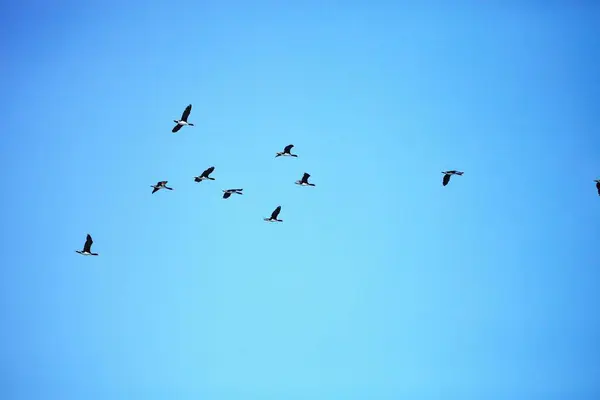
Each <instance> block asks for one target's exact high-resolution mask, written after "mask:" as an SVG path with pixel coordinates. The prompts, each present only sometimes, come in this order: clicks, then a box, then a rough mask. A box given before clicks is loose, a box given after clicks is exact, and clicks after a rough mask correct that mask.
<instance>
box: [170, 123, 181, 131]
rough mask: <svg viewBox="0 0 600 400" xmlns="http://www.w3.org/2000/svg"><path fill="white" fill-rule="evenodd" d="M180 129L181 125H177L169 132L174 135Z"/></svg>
mask: <svg viewBox="0 0 600 400" xmlns="http://www.w3.org/2000/svg"><path fill="white" fill-rule="evenodd" d="M180 129H181V125H179V124H177V125H175V126H174V127H173V130H172V131H171V132H173V133H175V132H178V131H179V130H180Z"/></svg>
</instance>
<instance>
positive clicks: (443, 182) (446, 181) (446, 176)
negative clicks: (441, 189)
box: [442, 170, 464, 186]
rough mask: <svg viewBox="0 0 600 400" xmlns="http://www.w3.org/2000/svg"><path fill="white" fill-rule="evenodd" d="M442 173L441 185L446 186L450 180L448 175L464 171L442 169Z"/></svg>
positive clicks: (460, 173)
mask: <svg viewBox="0 0 600 400" xmlns="http://www.w3.org/2000/svg"><path fill="white" fill-rule="evenodd" d="M442 174H444V179H443V180H442V185H444V186H446V185H447V184H448V182H450V177H451V176H452V175H459V176H460V175H462V174H464V172H460V171H454V170H452V171H443V172H442Z"/></svg>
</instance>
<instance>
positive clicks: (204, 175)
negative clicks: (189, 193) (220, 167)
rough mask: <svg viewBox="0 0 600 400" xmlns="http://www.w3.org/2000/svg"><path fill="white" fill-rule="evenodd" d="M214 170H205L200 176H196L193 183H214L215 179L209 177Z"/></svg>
mask: <svg viewBox="0 0 600 400" xmlns="http://www.w3.org/2000/svg"><path fill="white" fill-rule="evenodd" d="M214 170H215V167H210V168H208V169H207V170H205V171H204V172H203V173H202V175H200V176H197V177H195V178H194V181H196V182H202V181H205V180H207V179H210V180H211V181H214V180H215V178H211V177H210V176H209V175H210V174H212V172H213V171H214Z"/></svg>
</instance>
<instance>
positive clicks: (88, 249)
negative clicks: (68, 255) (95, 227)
mask: <svg viewBox="0 0 600 400" xmlns="http://www.w3.org/2000/svg"><path fill="white" fill-rule="evenodd" d="M92 243H94V241H93V240H92V237H91V236H90V234H89V233H88V235H87V239H86V240H85V244H84V245H83V250H75V252H76V253H79V254H81V255H82V256H97V255H98V253H92Z"/></svg>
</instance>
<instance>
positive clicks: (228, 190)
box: [223, 189, 244, 199]
mask: <svg viewBox="0 0 600 400" xmlns="http://www.w3.org/2000/svg"><path fill="white" fill-rule="evenodd" d="M242 190H244V189H227V190H223V198H224V199H228V198H229V197H230V196H231V194H232V193H237V194H244V193H242Z"/></svg>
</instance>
